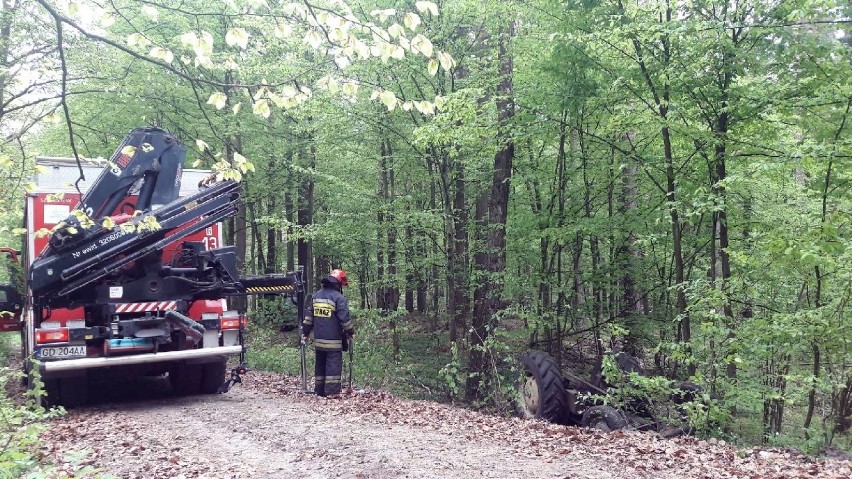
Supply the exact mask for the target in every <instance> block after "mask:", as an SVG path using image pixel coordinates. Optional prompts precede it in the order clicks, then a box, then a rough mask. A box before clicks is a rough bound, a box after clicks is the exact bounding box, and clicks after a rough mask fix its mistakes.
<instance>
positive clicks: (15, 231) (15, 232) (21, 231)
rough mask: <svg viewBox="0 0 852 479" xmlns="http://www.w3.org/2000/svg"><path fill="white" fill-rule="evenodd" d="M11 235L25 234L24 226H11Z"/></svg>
mask: <svg viewBox="0 0 852 479" xmlns="http://www.w3.org/2000/svg"><path fill="white" fill-rule="evenodd" d="M12 234H13V235H25V234H27V230H26V229H25V228H12Z"/></svg>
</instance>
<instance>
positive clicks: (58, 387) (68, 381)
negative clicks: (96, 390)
mask: <svg viewBox="0 0 852 479" xmlns="http://www.w3.org/2000/svg"><path fill="white" fill-rule="evenodd" d="M44 389H45V396H44V402H45V403H46V406H47V407H53V406H64V407H65V408H66V409H71V408H76V407H81V406H85V405H86V404H87V403H88V402H89V385H88V381H87V378H86V376H75V377H69V378H60V379H48V380H46V381H44Z"/></svg>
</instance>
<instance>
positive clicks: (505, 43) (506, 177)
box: [466, 21, 515, 400]
mask: <svg viewBox="0 0 852 479" xmlns="http://www.w3.org/2000/svg"><path fill="white" fill-rule="evenodd" d="M514 30H515V24H514V21H511V22H509V25H508V27H507V28H506V29H501V31H500V33H499V37H498V40H497V49H498V51H497V61H498V64H499V73H500V83H499V84H498V86H497V96H496V103H497V123H498V133H497V138H498V141H499V142H500V149H499V150H498V152H497V154H496V155H495V157H494V170H493V176H492V181H491V191H490V194H489V195H488V198H489V199H488V220H487V225H488V236H487V245H488V246H487V268H486V274H487V276H486V277H485V278H484V279H483V281H482V282H481V283H482V289H483V290H484V291H482V295H483V297H484V301H485V305H486V306H485V309H484V311H483V314H482V316H481V317H479V315H474V321H477V322H478V323H479V324H476V325H474V326H473V327H472V328H471V329H472V330H473V332H472V334H471V340H470V345H471V346H470V348H471V350H470V359H469V364H468V371H469V376H468V381H467V388H466V396H467V398H468V400H473V399H475V398H478V397H480V394H481V392H482V389H483V386H484V385H485V384H486V383H487V381H488V379H489V377H490V371H489V370H488V369H487V368H486V359H487V356H488V352H487V351H486V350H485V347H486V344H487V340H488V337H489V336H490V334H492V332H493V330H494V328H496V327H497V320H496V315H497V312H498V311H499V310H500V309H501V308H502V304H501V295H502V292H503V273H504V271H505V269H506V220H507V218H508V212H509V197H510V191H511V184H510V180H511V178H512V162H513V161H514V158H515V143H514V140H513V139H512V137H511V132H510V128H509V123H510V122H511V120H512V118H513V117H514V115H515V102H514V96H513V95H514V90H513V87H512V73H513V57H512V53H511V51H510V45H511V38H512V36H513V35H514ZM485 326H488V327H485Z"/></svg>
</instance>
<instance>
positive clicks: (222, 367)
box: [201, 359, 228, 394]
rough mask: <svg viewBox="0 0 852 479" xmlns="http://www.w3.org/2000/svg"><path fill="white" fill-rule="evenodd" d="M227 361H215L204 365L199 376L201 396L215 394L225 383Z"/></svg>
mask: <svg viewBox="0 0 852 479" xmlns="http://www.w3.org/2000/svg"><path fill="white" fill-rule="evenodd" d="M227 368H228V364H227V360H224V359H223V360H221V361H216V362H215V363H207V364H205V365H204V368H203V369H204V371H203V372H202V374H201V376H202V378H201V394H216V393H217V392H219V388H220V387H221V386H222V384H223V383H224V382H225V372H226V370H227Z"/></svg>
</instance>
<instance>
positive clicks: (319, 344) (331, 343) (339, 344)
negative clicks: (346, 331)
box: [314, 339, 343, 350]
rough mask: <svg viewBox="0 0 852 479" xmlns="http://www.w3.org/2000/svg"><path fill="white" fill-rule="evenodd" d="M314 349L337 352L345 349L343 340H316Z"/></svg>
mask: <svg viewBox="0 0 852 479" xmlns="http://www.w3.org/2000/svg"><path fill="white" fill-rule="evenodd" d="M314 347H315V348H317V349H331V350H337V349H342V348H343V340H342V339H314Z"/></svg>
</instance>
